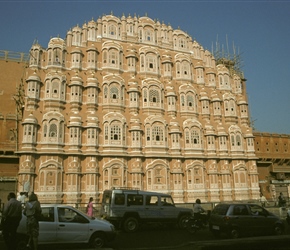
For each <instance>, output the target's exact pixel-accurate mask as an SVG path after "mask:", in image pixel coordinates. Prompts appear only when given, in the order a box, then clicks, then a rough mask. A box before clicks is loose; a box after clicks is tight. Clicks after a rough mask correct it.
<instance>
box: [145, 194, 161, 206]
mask: <svg viewBox="0 0 290 250" xmlns="http://www.w3.org/2000/svg"><path fill="white" fill-rule="evenodd" d="M146 205H153V206H157V205H158V196H157V195H147V196H146Z"/></svg>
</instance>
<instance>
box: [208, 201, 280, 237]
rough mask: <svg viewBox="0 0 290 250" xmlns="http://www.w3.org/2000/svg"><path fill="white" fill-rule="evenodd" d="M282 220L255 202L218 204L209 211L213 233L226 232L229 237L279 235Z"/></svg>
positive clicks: (210, 227)
mask: <svg viewBox="0 0 290 250" xmlns="http://www.w3.org/2000/svg"><path fill="white" fill-rule="evenodd" d="M284 228H285V225H284V222H283V221H282V220H281V219H280V218H279V217H277V216H276V215H274V214H273V213H271V212H269V211H267V210H266V209H265V208H263V207H261V206H259V205H257V204H250V203H248V204H228V203H221V204H218V205H217V206H216V207H215V208H214V209H213V210H212V212H211V215H210V218H209V229H210V231H211V232H212V233H213V234H214V235H215V236H219V235H220V234H221V233H226V234H227V235H228V236H230V237H231V238H239V237H240V236H242V235H249V236H251V235H267V234H274V235H281V234H283V232H284Z"/></svg>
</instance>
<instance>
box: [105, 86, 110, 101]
mask: <svg viewBox="0 0 290 250" xmlns="http://www.w3.org/2000/svg"><path fill="white" fill-rule="evenodd" d="M108 92H109V91H108V87H107V86H105V88H104V98H105V99H107V98H108Z"/></svg>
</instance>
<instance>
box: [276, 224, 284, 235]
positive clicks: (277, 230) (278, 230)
mask: <svg viewBox="0 0 290 250" xmlns="http://www.w3.org/2000/svg"><path fill="white" fill-rule="evenodd" d="M274 234H275V235H282V234H283V228H282V227H281V226H280V225H275V227H274Z"/></svg>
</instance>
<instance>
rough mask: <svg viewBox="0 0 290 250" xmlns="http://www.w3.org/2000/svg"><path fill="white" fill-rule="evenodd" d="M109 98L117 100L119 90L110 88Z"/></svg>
mask: <svg viewBox="0 0 290 250" xmlns="http://www.w3.org/2000/svg"><path fill="white" fill-rule="evenodd" d="M110 98H111V99H119V98H120V96H119V89H118V88H117V87H115V86H114V87H111V88H110Z"/></svg>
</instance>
